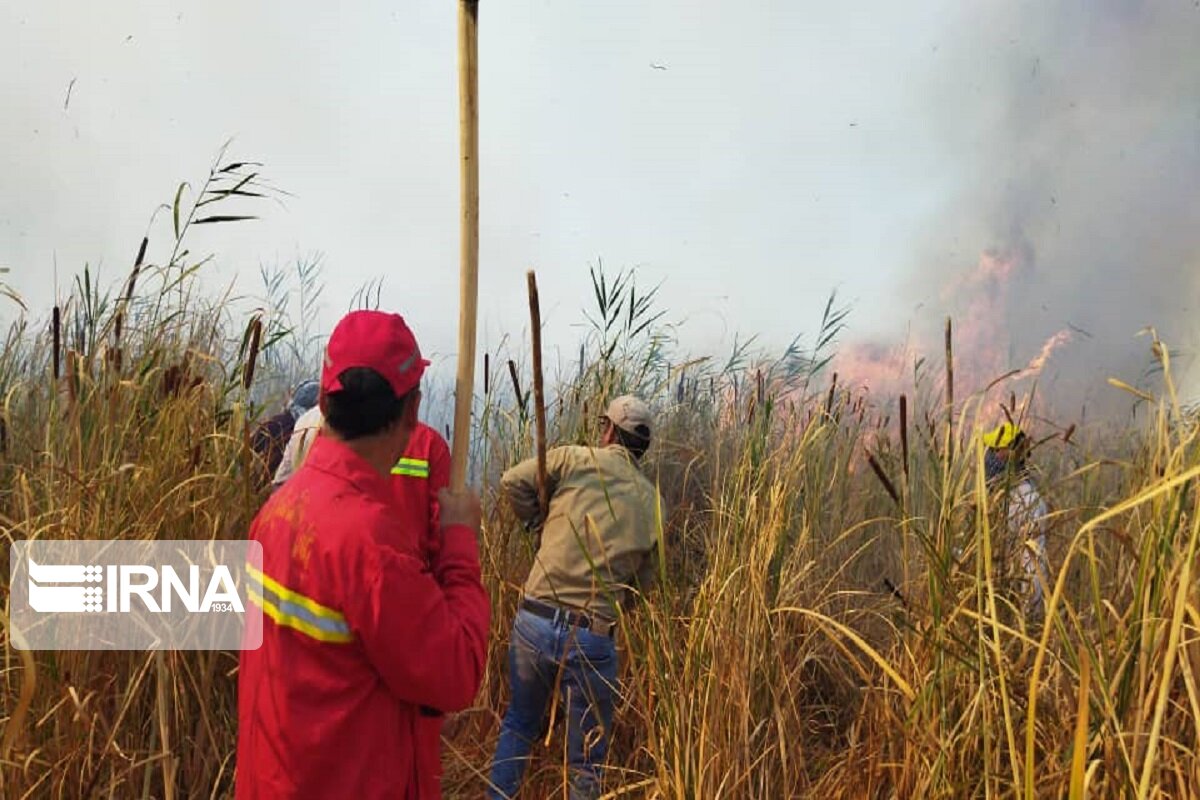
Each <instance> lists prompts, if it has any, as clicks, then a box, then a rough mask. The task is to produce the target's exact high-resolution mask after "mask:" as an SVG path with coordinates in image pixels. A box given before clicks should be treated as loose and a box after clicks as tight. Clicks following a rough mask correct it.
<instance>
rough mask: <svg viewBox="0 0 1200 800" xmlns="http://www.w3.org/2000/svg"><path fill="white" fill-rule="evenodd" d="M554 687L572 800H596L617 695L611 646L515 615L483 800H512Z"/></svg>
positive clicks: (603, 639)
mask: <svg viewBox="0 0 1200 800" xmlns="http://www.w3.org/2000/svg"><path fill="white" fill-rule="evenodd" d="M560 670H561V672H562V676H561V678H559V671H560ZM556 679H557V680H558V681H559V684H558V685H559V692H560V697H561V698H562V705H561V706H560V709H561V710H560V711H559V712H558V713H559V715H560V716H561V717H562V718H563V719H564V720H565V722H566V726H567V767H568V771H569V779H570V789H571V799H572V800H585V799H586V798H594V797H597V796H599V794H600V774H599V770H598V769H597V767H598V766H599V765H601V764H603V763H604V759H605V756H606V755H607V754H608V733H609V728H610V726H611V725H612V715H613V702H614V698H615V695H616V688H617V649H616V645H615V643H614V642H613V640H612V639H611V638H610V637H608V636H599V635H597V634H594V633H592V632H590V631H587V630H583V629H580V628H573V627H571V626H570V625H569V624H568V623H567V621H566V620H565V619H560V620H550V619H544V618H542V617H539V616H537V615H536V614H532V613H530V612H529V611H526V610H524V609H521V610H519V611H518V612H517V618H516V620H514V621H513V629H512V637H511V641H510V642H509V647H508V680H509V686H510V687H511V698H510V699H509V704H508V712H507V713H506V714H505V715H504V721H503V722H502V723H501V725H500V740H499V742H497V743H496V755H495V757H494V758H493V759H492V775H491V785H490V786H489V787H488V793H487V796H488V797H489V798H492V799H493V800H507V799H508V798H514V797H516V796H517V792H518V790H519V789H520V788H521V778H522V777H523V776H524V775H525V767H526V765H527V764H528V763H529V751H530V749H531V748H532V747H533V743H534V741H536V740H537V739H538V738H539V737H540V736H541V735H542V734H543V732H544V728H543V727H542V725H543V721H544V720H545V717H546V712H547V709H548V708H549V704H550V701H551V700H552V699H553V694H554V686H555V681H556Z"/></svg>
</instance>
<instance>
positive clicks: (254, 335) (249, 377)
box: [242, 316, 262, 391]
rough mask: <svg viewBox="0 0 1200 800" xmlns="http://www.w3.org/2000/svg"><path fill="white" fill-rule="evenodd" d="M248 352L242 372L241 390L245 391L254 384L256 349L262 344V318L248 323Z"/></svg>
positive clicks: (256, 360) (256, 361)
mask: <svg viewBox="0 0 1200 800" xmlns="http://www.w3.org/2000/svg"><path fill="white" fill-rule="evenodd" d="M248 336H249V337H250V350H249V353H248V354H247V355H246V368H245V369H244V370H242V388H243V389H245V390H246V391H249V390H250V384H252V383H254V367H255V366H256V365H257V363H258V348H259V345H260V344H261V343H262V318H261V317H258V316H256V317H255V318H254V319H252V320H251V321H250V330H249V331H248Z"/></svg>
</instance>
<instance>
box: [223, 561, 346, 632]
mask: <svg viewBox="0 0 1200 800" xmlns="http://www.w3.org/2000/svg"><path fill="white" fill-rule="evenodd" d="M246 572H247V573H248V574H249V575H250V585H249V587H248V591H247V593H248V594H249V595H250V601H251V602H252V603H254V604H255V605H257V606H259V607H260V608H261V609H262V610H263V613H264V614H266V615H267V616H268V617H270V618H271V619H273V620H274V621H275V622H276V624H278V625H282V626H283V627H285V628H291V629H293V630H295V631H299V632H300V633H303V634H304V635H306V636H309V637H311V638H313V639H316V640H317V641H319V642H331V643H337V644H344V643H346V642H352V641H354V635H353V634H351V633H350V625H349V623H347V622H346V618H345V617H344V616H342V614H341V612H339V611H335V610H334V609H332V608H329V607H328V606H323V605H321V604H320V603H318V602H317V601H316V600H313V599H311V598H308V597H305V596H304V595H302V594H300V593H299V592H294V591H292V590H291V589H288V588H287V587H285V586H284V585H283V584H281V583H279V582H278V581H276V580H275V579H273V578H271V577H270V576H269V575H265V574H263V573H262V572H260V571H259V570H257V569H255V568H254V567H253V566H252V565H250V564H247V565H246Z"/></svg>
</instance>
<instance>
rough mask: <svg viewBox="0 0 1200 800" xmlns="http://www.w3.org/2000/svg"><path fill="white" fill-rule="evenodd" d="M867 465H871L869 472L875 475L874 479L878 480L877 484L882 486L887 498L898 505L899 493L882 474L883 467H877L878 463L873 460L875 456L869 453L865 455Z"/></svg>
mask: <svg viewBox="0 0 1200 800" xmlns="http://www.w3.org/2000/svg"><path fill="white" fill-rule="evenodd" d="M867 463H868V464H870V465H871V471H872V472H874V473H875V477H876V478H879V482H880V483H882V484H883V488H884V490H885V491H886V492H887V493H888V496H889V497H891V498H892V502H894V503H895V504H896V505H900V493H899V492H897V491H896V487H895V485H894V484H893V483H892V481H891V479H889V478H888V476H887V475H885V474H884V472H883V467H881V466H879V462H878V461H876V460H875V456H873V455H871V453H869V452H868V453H867Z"/></svg>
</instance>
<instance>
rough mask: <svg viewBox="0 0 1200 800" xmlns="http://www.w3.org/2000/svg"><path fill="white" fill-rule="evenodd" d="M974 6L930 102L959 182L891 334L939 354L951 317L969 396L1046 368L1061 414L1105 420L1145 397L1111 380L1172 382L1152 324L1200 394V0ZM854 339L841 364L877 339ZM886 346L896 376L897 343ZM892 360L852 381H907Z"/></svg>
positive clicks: (942, 53)
mask: <svg viewBox="0 0 1200 800" xmlns="http://www.w3.org/2000/svg"><path fill="white" fill-rule="evenodd" d="M969 8H970V12H969V13H967V12H964V14H966V17H969V18H966V17H964V18H963V19H959V20H956V21H954V22H952V23H951V24H950V25H949V26H948V29H947V30H948V31H953V32H954V33H953V35H952V36H951V37H950V40H948V41H947V40H944V39H943V40H941V41H939V42H936V43H934V44H933V45H931V61H932V62H933V63H934V64H935V66H934V67H933V68H932V74H931V81H930V87H931V91H930V97H929V102H928V107H929V108H930V109H931V114H932V116H931V119H930V142H931V146H933V147H939V148H944V149H945V150H946V151H948V153H949V154H950V155H951V156H952V157H953V158H954V160H955V161H957V162H958V163H959V164H960V165H961V169H960V170H959V173H958V174H960V175H961V176H962V179H961V181H960V183H959V185H958V188H957V191H956V192H954V193H953V194H952V195H951V197H950V199H949V202H948V203H947V204H946V206H945V207H944V208H942V209H941V210H940V212H939V213H938V214H937V215H936V216H935V218H933V219H931V220H930V222H929V226H928V229H927V230H926V231H925V232H924V233H923V241H924V245H923V246H921V247H920V248H918V251H917V254H916V258H915V263H914V264H913V266H912V269H911V270H910V272H909V278H908V280H906V281H905V282H903V284H902V285H901V286H900V287H898V288H897V292H898V294H899V295H900V297H902V298H904V299H905V300H908V301H909V302H907V303H903V302H901V303H898V304H897V305H898V306H899V307H902V308H913V307H914V306H917V305H918V304H920V310H919V311H918V312H917V316H916V318H915V319H914V320H913V321H912V322H911V329H910V331H909V332H908V333H906V334H905V335H903V336H902V335H901V334H899V333H897V334H896V336H895V338H896V339H897V340H900V339H904V340H905V341H907V342H909V344H907V345H905V347H906V348H911V349H912V350H914V351H915V352H918V353H921V354H923V355H926V356H931V357H937V356H940V353H941V348H942V342H941V338H940V336H941V326H942V325H943V323H944V319H945V317H946V316H947V315H949V316H952V317H953V319H954V325H955V330H956V334H955V343H954V345H955V357H956V361H957V362H958V363H956V373H957V374H956V382H959V381H958V378H959V375H961V377H962V384H963V386H962V390H966V391H971V390H977V389H981V388H983V385H985V384H986V382H987V381H989V380H991V379H993V378H995V377H999V375H1001V374H1003V373H1005V372H1007V371H1009V370H1022V369H1025V370H1027V371H1026V372H1025V373H1024V374H1023V376H1022V377H1023V378H1024V379H1026V380H1028V379H1029V378H1031V377H1032V376H1033V375H1034V374H1035V373H1040V379H1039V380H1040V384H1039V389H1038V392H1039V393H1041V394H1043V395H1044V399H1046V400H1047V402H1048V403H1049V405H1050V407H1051V408H1052V409H1053V410H1054V411H1055V412H1057V413H1059V414H1064V415H1065V414H1078V413H1079V412H1080V409H1081V408H1082V407H1084V406H1086V407H1087V410H1088V414H1089V415H1092V414H1093V413H1097V414H1099V413H1112V412H1116V411H1119V410H1127V409H1128V408H1129V400H1130V398H1129V396H1128V395H1123V394H1121V393H1120V392H1118V391H1117V390H1115V389H1113V388H1111V387H1109V386H1107V384H1106V381H1105V379H1106V378H1107V377H1108V376H1116V377H1120V378H1121V379H1123V380H1125V381H1127V382H1129V383H1131V384H1136V385H1144V386H1148V387H1150V388H1152V389H1153V388H1156V387H1157V386H1158V385H1160V378H1159V376H1157V375H1155V374H1154V372H1153V370H1152V363H1151V359H1150V355H1149V353H1150V340H1149V338H1148V337H1146V336H1142V337H1138V336H1137V333H1138V331H1139V330H1141V329H1143V328H1144V327H1146V326H1153V327H1154V328H1155V329H1156V330H1157V331H1158V333H1159V335H1160V336H1161V337H1162V339H1163V340H1164V341H1165V342H1166V344H1167V345H1168V346H1169V347H1170V348H1171V349H1172V351H1173V352H1174V353H1175V354H1176V358H1175V359H1174V362H1173V367H1174V368H1175V371H1176V372H1177V373H1183V374H1182V375H1181V374H1177V375H1176V377H1177V380H1182V381H1183V383H1184V384H1185V385H1184V391H1185V395H1186V394H1189V393H1190V394H1192V395H1195V393H1196V392H1197V391H1198V390H1200V374H1197V373H1200V370H1197V369H1196V368H1195V367H1193V366H1191V364H1190V362H1192V361H1193V360H1194V359H1193V357H1192V354H1193V351H1194V350H1195V349H1196V348H1197V346H1198V344H1200V324H1198V323H1197V322H1196V320H1197V319H1198V318H1200V314H1198V313H1197V312H1198V311H1200V309H1198V308H1197V301H1198V300H1200V296H1198V295H1200V278H1198V276H1200V191H1198V190H1197V187H1198V186H1200V182H1198V181H1200V58H1197V56H1196V43H1197V42H1198V41H1200V7H1197V5H1194V4H1192V3H1190V2H1189V3H1146V4H1140V3H1132V2H1116V1H1115V0H1105V2H1052V3H1023V4H1019V5H1018V4H997V6H996V7H995V8H992V9H990V10H988V11H982V12H981V11H980V7H979V6H978V5H977V4H970V5H969ZM981 252H982V253H983V255H982V257H981V256H980V253H981ZM873 347H875V349H876V350H877V351H879V352H884V351H883V350H881V349H880V348H879V347H878V346H877V345H874V346H873ZM851 350H852V352H850V353H848V354H847V358H846V359H845V360H844V361H843V362H842V363H843V365H846V364H850V363H854V364H857V363H859V362H861V360H862V356H863V354H864V353H865V352H870V348H866V349H864V346H862V345H859V346H857V347H854V348H851ZM886 352H887V353H889V358H888V359H885V360H884V363H886V365H887V367H888V370H889V373H890V372H894V371H895V370H894V364H893V363H892V361H894V357H893V356H894V353H895V352H896V350H895V348H892V349H888V350H886ZM960 366H961V370H960ZM1034 367H1036V370H1035V369H1033V368H1034ZM856 369H858V368H856ZM876 372H877V371H876ZM876 372H872V370H870V369H868V370H867V371H866V372H865V373H863V372H862V371H861V369H859V371H858V372H857V373H856V372H850V373H845V372H843V374H848V375H850V376H855V375H858V376H862V375H864V374H865V375H866V376H867V377H866V378H865V379H863V381H862V382H864V383H871V382H872V379H873V381H874V383H875V385H876V386H881V387H882V389H883V391H885V392H886V391H889V390H894V389H896V388H901V387H902V384H894V383H893V384H889V383H888V382H887V381H886V380H882V379H881V377H880V375H878V374H876ZM873 388H874V387H873ZM1007 389H1008V387H1007V386H1006V387H1005V394H1007ZM876 391H879V390H878V389H876ZM960 391H961V390H960ZM959 396H962V395H961V394H960V395H959Z"/></svg>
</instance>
